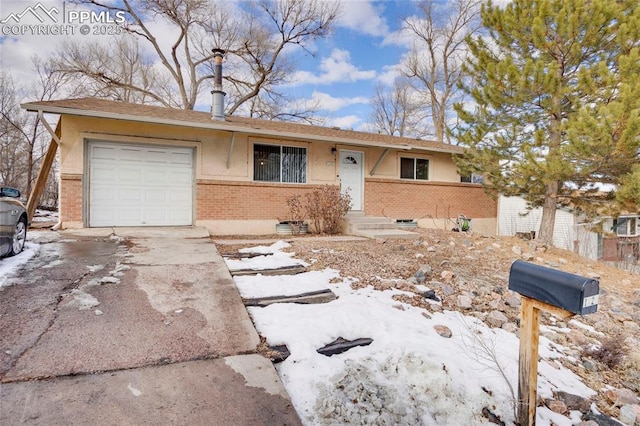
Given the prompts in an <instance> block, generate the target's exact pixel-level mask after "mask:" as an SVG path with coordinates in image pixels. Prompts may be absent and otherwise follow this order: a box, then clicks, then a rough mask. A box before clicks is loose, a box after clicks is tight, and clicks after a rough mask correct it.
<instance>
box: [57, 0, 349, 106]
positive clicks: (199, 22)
mask: <svg viewBox="0 0 640 426" xmlns="http://www.w3.org/2000/svg"><path fill="white" fill-rule="evenodd" d="M75 1H76V3H80V4H83V5H86V6H89V7H94V8H99V9H103V10H107V11H110V12H112V13H114V14H115V13H118V12H119V13H121V14H122V13H123V14H124V15H125V16H126V18H127V23H126V24H122V28H123V30H124V31H125V33H126V35H128V36H130V37H128V38H127V41H126V42H124V41H121V42H119V44H118V45H117V50H116V55H113V47H114V46H105V45H103V44H99V43H94V44H91V45H88V46H87V45H77V44H67V45H66V46H65V47H64V48H63V49H62V50H61V52H59V57H58V60H57V63H58V67H59V70H60V71H62V72H64V73H66V74H74V75H79V76H83V77H85V78H87V79H88V80H89V81H91V82H93V83H94V84H95V88H96V89H97V90H96V91H97V93H98V94H101V95H105V96H109V97H112V98H116V99H123V100H135V101H136V102H145V103H156V104H161V105H165V106H170V107H177V108H183V109H193V108H194V107H195V105H196V103H197V100H198V96H199V95H200V94H201V92H202V91H204V90H205V89H206V88H207V87H206V82H207V81H208V80H209V79H211V78H212V76H213V62H212V58H213V54H212V49H213V48H220V49H224V50H226V51H227V57H226V62H227V64H226V66H225V70H226V71H225V74H226V75H225V76H224V78H225V80H226V81H227V83H228V84H227V85H226V86H225V91H226V92H227V93H228V100H229V101H228V102H227V105H228V106H227V112H228V113H229V114H233V113H235V112H236V111H238V110H239V109H243V111H244V112H245V113H247V114H251V113H252V112H253V107H251V106H250V105H249V104H251V101H253V100H254V99H255V98H257V97H259V96H260V95H261V94H263V93H268V96H263V97H262V98H261V102H253V105H254V106H255V105H263V104H265V103H269V102H270V101H271V100H274V99H276V100H278V101H279V102H280V104H283V103H284V102H283V99H284V97H283V96H282V95H281V94H280V93H279V92H278V91H277V86H278V84H280V83H282V82H284V81H286V79H287V78H288V77H289V76H291V75H292V73H291V71H292V70H293V62H292V61H291V60H290V58H289V57H288V54H289V52H290V51H291V50H292V49H291V48H293V47H296V46H297V47H301V48H303V49H307V45H308V44H309V43H310V42H312V41H313V40H315V39H317V38H320V37H324V36H326V35H327V34H328V32H329V31H330V30H331V27H332V24H333V22H334V20H335V19H336V17H337V14H338V11H339V6H340V4H339V3H338V2H326V1H323V0H260V1H258V2H247V3H231V2H226V1H224V0H217V1H210V0H123V1H122V2H111V1H108V0H75ZM157 22H162V23H164V24H167V25H168V28H169V30H167V27H165V28H164V29H163V30H159V29H158V27H157V26H155V25H153V24H154V23H157ZM167 38H169V39H170V41H169V42H163V41H161V40H162V39H164V40H166V39H167ZM132 40H133V41H132ZM135 43H138V44H137V45H136V44H135ZM87 48H88V49H87ZM145 51H146V52H150V53H149V54H148V55H149V56H146V57H145V56H142V54H141V52H145ZM277 104H278V103H276V104H275V105H277ZM247 105H249V106H247ZM273 105H274V104H273V103H272V106H273ZM293 113H294V114H295V112H293Z"/></svg>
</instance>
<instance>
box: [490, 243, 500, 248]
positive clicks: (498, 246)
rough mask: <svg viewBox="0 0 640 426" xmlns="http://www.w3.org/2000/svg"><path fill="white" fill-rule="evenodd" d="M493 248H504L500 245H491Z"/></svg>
mask: <svg viewBox="0 0 640 426" xmlns="http://www.w3.org/2000/svg"><path fill="white" fill-rule="evenodd" d="M491 247H493V248H496V249H500V248H502V246H501V245H500V244H498V243H493V244H491Z"/></svg>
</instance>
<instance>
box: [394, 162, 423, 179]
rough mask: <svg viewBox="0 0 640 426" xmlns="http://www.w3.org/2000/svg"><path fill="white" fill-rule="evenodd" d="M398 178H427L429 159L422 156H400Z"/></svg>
mask: <svg viewBox="0 0 640 426" xmlns="http://www.w3.org/2000/svg"><path fill="white" fill-rule="evenodd" d="M400 178H402V179H413V180H429V160H425V159H423V158H400Z"/></svg>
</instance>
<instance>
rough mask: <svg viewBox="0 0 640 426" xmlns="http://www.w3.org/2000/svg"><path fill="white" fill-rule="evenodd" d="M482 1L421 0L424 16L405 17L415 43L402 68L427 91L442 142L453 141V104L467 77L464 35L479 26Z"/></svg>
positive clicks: (405, 27)
mask: <svg viewBox="0 0 640 426" xmlns="http://www.w3.org/2000/svg"><path fill="white" fill-rule="evenodd" d="M481 3H482V1H481V0H452V1H449V2H446V3H444V2H439V1H436V0H422V1H421V2H420V3H418V8H419V10H420V12H421V13H422V16H421V17H420V18H419V19H416V18H415V17H411V18H406V19H405V20H404V29H405V31H407V32H408V33H409V34H411V35H412V36H414V43H413V47H412V48H411V50H410V52H409V54H408V55H407V56H406V57H405V59H404V63H403V72H404V74H405V75H406V76H407V77H409V78H410V79H411V81H412V84H413V85H414V87H416V89H417V90H420V91H422V92H423V93H425V96H426V98H427V99H428V102H427V103H426V105H427V108H429V109H430V114H429V115H430V116H431V119H432V122H433V132H434V136H435V139H436V140H437V141H439V142H446V143H451V140H450V137H449V135H448V134H447V127H449V124H450V123H449V120H450V119H452V117H455V113H454V111H453V104H454V103H455V102H459V101H460V100H461V98H460V96H462V91H460V90H458V83H459V82H460V81H461V79H462V78H463V77H464V76H463V69H462V64H463V63H464V61H465V58H466V56H467V50H466V44H465V38H466V37H467V35H469V34H472V33H474V32H475V31H477V30H478V29H479V28H480V22H479V12H480V4H481Z"/></svg>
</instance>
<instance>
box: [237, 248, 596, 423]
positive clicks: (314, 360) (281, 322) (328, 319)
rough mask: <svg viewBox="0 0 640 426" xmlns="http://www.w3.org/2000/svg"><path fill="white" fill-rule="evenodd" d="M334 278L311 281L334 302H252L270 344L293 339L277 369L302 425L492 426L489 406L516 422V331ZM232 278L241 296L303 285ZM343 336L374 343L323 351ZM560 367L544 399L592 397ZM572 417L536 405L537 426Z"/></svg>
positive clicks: (553, 351)
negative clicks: (443, 331)
mask: <svg viewBox="0 0 640 426" xmlns="http://www.w3.org/2000/svg"><path fill="white" fill-rule="evenodd" d="M251 251H252V250H251V249H248V250H247V252H251ZM279 253H280V252H279V251H278V250H274V255H272V256H260V258H252V259H245V262H243V266H242V268H243V269H245V268H246V269H258V268H257V267H256V265H259V267H260V269H266V268H268V267H270V266H269V261H270V260H273V261H274V262H273V266H271V267H278V266H277V265H278V262H279V259H280V256H279ZM232 262H234V261H231V260H227V263H232ZM253 262H256V265H254V263H253ZM232 264H233V263H232ZM230 268H231V267H230ZM307 274H311V273H307ZM336 276H337V271H334V270H330V269H328V270H325V271H319V272H317V273H316V274H314V275H307V276H306V277H307V278H309V279H310V281H312V282H314V283H315V284H314V285H319V283H320V281H321V280H323V279H324V280H326V281H325V282H324V284H325V285H326V286H327V287H329V288H330V289H331V290H332V291H333V292H334V293H335V294H336V295H337V296H338V299H337V300H334V301H332V302H330V303H325V304H316V305H302V304H293V303H281V304H273V305H269V306H267V307H264V308H258V307H251V308H248V309H249V313H250V315H251V317H252V318H253V321H254V323H255V325H256V328H257V330H258V332H259V333H260V334H261V335H262V336H264V337H266V338H267V341H268V343H269V344H270V345H280V344H286V345H287V347H288V348H289V351H290V352H291V356H289V358H287V360H285V361H284V362H282V363H280V364H278V365H277V366H276V368H277V370H278V373H279V375H280V377H281V379H282V381H283V383H284V386H285V388H286V389H287V392H288V393H289V395H290V397H291V400H292V402H293V404H294V406H295V408H296V410H297V412H298V414H299V415H300V417H301V419H302V421H303V423H304V424H306V425H336V424H345V423H349V424H367V425H369V424H380V425H383V424H384V425H389V424H407V425H414V424H416V425H417V424H420V425H478V424H488V421H487V419H485V418H483V417H482V415H481V412H482V409H483V408H484V407H487V408H488V409H490V410H491V412H493V413H495V414H497V415H499V416H500V417H501V418H502V420H503V421H505V422H507V423H509V422H513V420H514V415H513V406H512V402H513V400H514V394H515V393H517V376H518V353H519V341H518V338H517V337H516V336H515V335H514V334H512V333H509V332H507V331H505V330H502V329H493V328H489V327H487V326H486V325H485V324H484V323H482V322H481V321H479V320H477V319H476V318H474V317H470V316H465V315H462V314H461V313H459V312H454V311H444V312H442V313H434V314H427V313H426V311H424V310H423V309H420V308H416V307H413V306H410V305H407V304H403V303H400V302H397V301H395V300H393V299H392V296H393V295H395V294H402V292H401V291H399V290H387V291H376V290H374V289H373V288H371V287H367V288H364V289H359V290H354V289H352V288H351V286H350V282H351V281H350V280H349V279H346V280H344V281H343V282H342V283H338V284H330V283H329V281H330V280H331V279H334V281H335V277H336ZM234 280H235V281H236V283H237V284H238V287H239V288H240V289H241V290H240V291H241V292H242V293H243V296H244V297H257V296H269V295H281V294H286V293H287V292H291V291H292V289H295V288H296V286H300V288H302V286H304V285H305V284H304V281H306V279H305V278H304V276H303V278H301V275H293V276H279V277H266V276H257V277H252V279H251V280H249V279H247V277H235V278H234ZM316 280H317V281H316ZM269 289H270V290H269ZM304 291H307V290H306V289H305V290H304ZM302 292H303V291H302ZM435 325H440V326H446V327H448V328H449V329H450V330H451V331H452V337H451V338H445V337H442V336H440V335H439V334H438V332H437V331H436V330H435V329H434V326H435ZM338 337H342V338H344V339H348V340H353V339H357V338H366V337H368V338H371V339H373V343H372V344H371V345H369V346H364V347H356V348H353V349H350V350H349V351H347V352H344V353H342V354H339V355H334V356H332V357H326V356H324V355H321V354H319V353H317V349H319V348H321V347H323V346H325V345H326V344H328V343H330V342H332V341H334V340H336V339H337V338H338ZM563 349H564V348H562V347H560V346H558V345H556V344H553V343H552V342H551V341H550V340H548V339H546V338H544V337H541V339H540V356H541V357H542V358H544V359H547V360H553V359H557V358H562V357H564V355H563V354H562V350H563ZM555 364H556V366H555V367H556V368H554V367H553V366H551V365H550V364H549V363H547V362H541V363H540V364H539V374H540V378H539V381H538V395H539V396H540V397H543V398H546V397H551V396H552V391H553V390H564V391H566V392H570V393H573V394H577V395H582V396H585V397H590V396H592V395H594V394H595V392H594V391H593V390H591V389H589V388H588V387H586V386H585V385H584V384H583V383H582V382H581V381H580V379H579V377H578V376H576V375H575V374H573V373H572V372H571V371H570V370H568V369H566V368H564V367H562V366H561V365H560V364H559V363H555ZM507 380H508V381H507ZM573 417H574V418H573V421H572V420H570V419H569V418H567V417H564V416H560V415H558V414H555V413H553V412H551V411H550V410H548V409H546V408H542V407H539V408H538V410H537V423H536V424H538V425H550V424H552V423H553V424H557V425H560V426H562V425H570V424H572V423H573V422H575V421H576V419H578V417H579V414H577V412H576V413H573Z"/></svg>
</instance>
